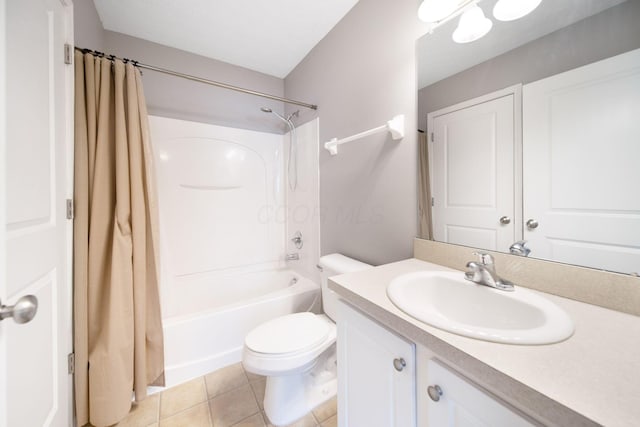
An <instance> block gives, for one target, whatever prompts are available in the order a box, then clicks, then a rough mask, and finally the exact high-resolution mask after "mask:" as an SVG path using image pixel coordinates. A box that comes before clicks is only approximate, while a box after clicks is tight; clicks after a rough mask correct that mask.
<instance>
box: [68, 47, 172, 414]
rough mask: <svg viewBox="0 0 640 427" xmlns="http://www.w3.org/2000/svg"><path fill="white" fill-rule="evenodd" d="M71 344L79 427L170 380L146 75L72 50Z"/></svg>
mask: <svg viewBox="0 0 640 427" xmlns="http://www.w3.org/2000/svg"><path fill="white" fill-rule="evenodd" d="M74 156H75V178H74V181H75V183H74V185H75V190H74V198H75V221H74V346H75V350H74V351H75V355H76V373H75V401H76V413H77V422H78V425H79V426H82V425H84V424H86V423H87V422H90V423H91V424H93V425H95V426H107V425H111V424H114V423H116V422H118V421H120V420H121V419H122V418H123V417H124V416H126V415H127V413H128V412H129V410H130V408H131V397H132V392H134V393H135V399H136V400H141V399H143V398H144V397H145V396H146V388H147V385H151V384H153V385H163V383H164V360H163V359H164V356H163V354H164V353H163V352H164V350H163V336H162V326H161V316H160V298H159V294H158V283H157V278H158V275H157V259H158V258H157V249H158V240H157V236H158V233H157V214H156V212H157V205H156V197H155V189H154V187H153V182H154V181H153V170H152V163H151V162H152V156H151V147H150V141H149V126H148V118H147V111H146V106H145V100H144V94H143V92H142V82H141V78H140V72H139V71H138V70H137V69H136V68H135V67H134V66H133V65H131V64H124V63H123V62H122V61H119V60H115V61H111V60H108V59H105V58H97V57H94V56H93V55H91V54H84V55H83V54H82V53H80V52H76V54H75V153H74Z"/></svg>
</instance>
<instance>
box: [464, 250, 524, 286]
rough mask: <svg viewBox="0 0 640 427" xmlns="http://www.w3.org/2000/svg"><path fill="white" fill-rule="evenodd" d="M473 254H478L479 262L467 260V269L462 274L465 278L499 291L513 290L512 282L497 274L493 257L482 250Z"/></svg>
mask: <svg viewBox="0 0 640 427" xmlns="http://www.w3.org/2000/svg"><path fill="white" fill-rule="evenodd" d="M473 254H474V255H477V256H478V258H479V259H480V262H479V263H478V262H475V261H469V262H468V263H467V268H468V269H469V270H468V271H467V272H466V273H465V274H464V278H465V279H467V280H470V281H472V282H473V283H477V284H478V285H484V286H489V287H491V288H495V289H500V290H501V291H513V290H514V289H515V288H514V285H513V283H511V282H509V281H508V280H504V279H501V278H500V277H499V276H498V274H497V273H496V269H495V264H494V262H493V257H492V256H491V255H490V254H487V253H484V252H474V253H473Z"/></svg>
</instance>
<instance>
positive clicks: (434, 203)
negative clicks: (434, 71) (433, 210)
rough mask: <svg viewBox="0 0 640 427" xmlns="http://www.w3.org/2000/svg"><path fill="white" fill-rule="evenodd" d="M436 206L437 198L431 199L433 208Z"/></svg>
mask: <svg viewBox="0 0 640 427" xmlns="http://www.w3.org/2000/svg"><path fill="white" fill-rule="evenodd" d="M435 205H436V199H435V198H433V197H432V198H431V207H434V206H435Z"/></svg>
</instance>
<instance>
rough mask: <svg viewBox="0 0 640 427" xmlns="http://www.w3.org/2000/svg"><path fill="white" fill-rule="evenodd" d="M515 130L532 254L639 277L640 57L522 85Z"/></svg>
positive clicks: (637, 53)
mask: <svg viewBox="0 0 640 427" xmlns="http://www.w3.org/2000/svg"><path fill="white" fill-rule="evenodd" d="M523 127H524V134H523V152H524V159H525V162H524V167H523V169H524V170H523V173H524V175H523V185H524V194H525V199H524V221H525V235H524V238H525V239H526V240H528V241H529V243H528V246H529V248H530V249H531V256H535V257H536V258H545V259H551V260H554V261H559V262H565V263H570V264H579V265H587V266H590V267H594V268H601V269H606V270H612V271H619V272H624V273H631V272H640V190H639V189H638V185H639V184H640V166H639V163H638V162H639V160H640V50H635V51H631V52H628V53H625V54H622V55H618V56H615V57H613V58H609V59H606V60H603V61H599V62H596V63H593V64H590V65H586V66H584V67H580V68H576V69H574V70H571V71H567V72H565V73H562V74H558V75H555V76H553V77H549V78H546V79H543V80H539V81H537V82H534V83H531V84H528V85H526V86H524V89H523ZM529 220H532V221H536V222H537V227H535V228H533V227H527V226H526V223H527V221H529ZM529 225H535V224H532V223H529Z"/></svg>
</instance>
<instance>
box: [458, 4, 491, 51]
mask: <svg viewBox="0 0 640 427" xmlns="http://www.w3.org/2000/svg"><path fill="white" fill-rule="evenodd" d="M492 26H493V22H491V20H490V19H488V18H486V17H485V16H484V12H482V9H480V7H479V6H478V5H474V6H472V7H470V8H469V9H467V10H466V11H465V12H464V13H463V14H462V16H461V17H460V21H459V22H458V28H456V30H455V31H454V32H453V41H454V42H456V43H470V42H472V41H476V40H478V39H479V38H481V37H482V36H484V35H485V34H487V33H488V32H489V30H491V27H492Z"/></svg>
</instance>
